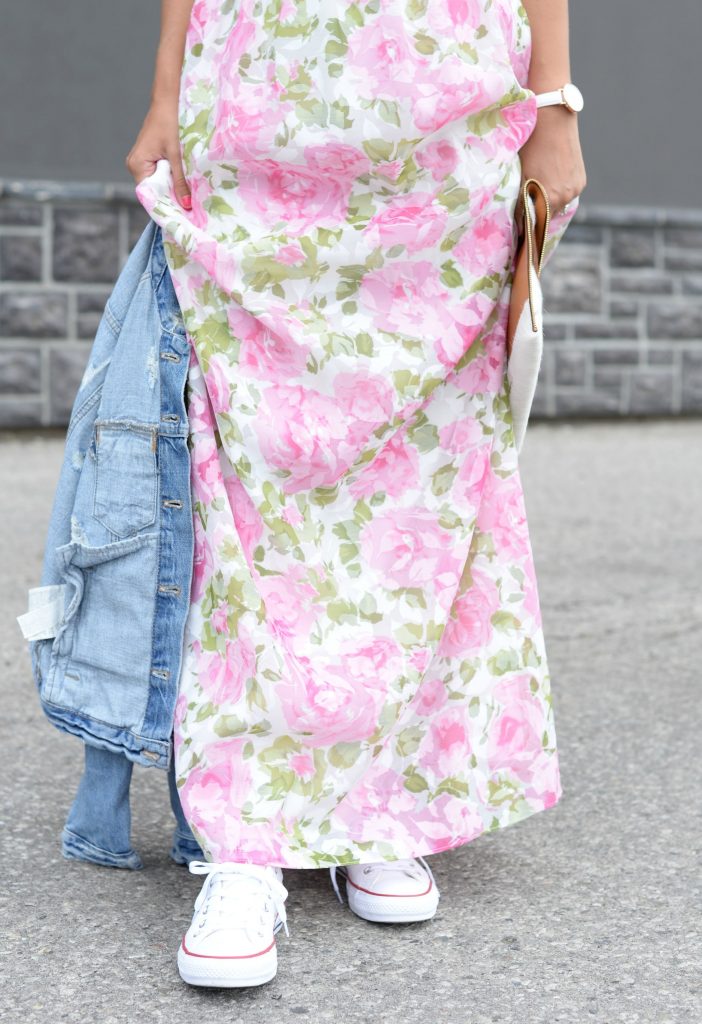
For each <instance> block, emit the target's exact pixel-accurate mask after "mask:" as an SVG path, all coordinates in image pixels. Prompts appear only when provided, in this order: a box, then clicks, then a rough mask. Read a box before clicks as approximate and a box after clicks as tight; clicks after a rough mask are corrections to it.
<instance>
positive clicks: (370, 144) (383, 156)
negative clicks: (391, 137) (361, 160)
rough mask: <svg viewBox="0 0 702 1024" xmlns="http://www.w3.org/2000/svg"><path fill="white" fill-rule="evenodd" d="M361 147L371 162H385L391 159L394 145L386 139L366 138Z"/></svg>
mask: <svg viewBox="0 0 702 1024" xmlns="http://www.w3.org/2000/svg"><path fill="white" fill-rule="evenodd" d="M363 149H364V151H365V154H366V156H367V157H368V159H369V160H372V161H373V163H387V162H389V161H390V160H392V155H393V153H394V150H395V147H394V145H393V143H392V142H389V141H388V140H387V139H366V140H365V141H364V143H363Z"/></svg>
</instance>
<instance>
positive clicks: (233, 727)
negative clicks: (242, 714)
mask: <svg viewBox="0 0 702 1024" xmlns="http://www.w3.org/2000/svg"><path fill="white" fill-rule="evenodd" d="M212 728H213V731H214V732H215V733H216V734H217V735H218V736H221V737H222V739H224V738H225V737H226V736H241V734H242V733H244V732H246V723H245V722H242V720H241V719H240V718H237V717H236V715H220V717H219V718H218V719H217V721H216V722H215V724H214V725H213V727H212Z"/></svg>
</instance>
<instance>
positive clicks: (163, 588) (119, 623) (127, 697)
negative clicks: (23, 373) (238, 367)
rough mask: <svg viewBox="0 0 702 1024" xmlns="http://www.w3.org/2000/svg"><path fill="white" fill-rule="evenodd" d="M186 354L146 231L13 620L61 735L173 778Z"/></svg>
mask: <svg viewBox="0 0 702 1024" xmlns="http://www.w3.org/2000/svg"><path fill="white" fill-rule="evenodd" d="M189 356H190V347H189V343H188V339H187V337H186V334H185V328H184V326H183V318H182V314H181V311H180V307H179V305H178V300H177V298H176V295H175V291H174V289H173V283H172V281H171V277H170V272H169V270H168V266H167V264H166V259H165V254H164V251H163V241H162V237H161V229H160V228H159V227H158V226H157V225H156V224H155V222H153V221H149V223H148V225H147V227H146V228H145V229H144V231H143V233H142V235H141V237H140V238H139V240H138V241H137V243H136V245H135V246H134V248H133V250H132V252H131V253H130V255H129V258H128V260H127V262H126V264H125V266H124V268H123V269H122V271H121V273H120V275H119V277H118V280H117V282H116V284H115V286H114V289H113V291H112V294H111V295H110V297H109V299H108V301H107V304H106V307H105V311H104V314H103V316H102V318H101V321H100V324H99V327H98V330H97V334H96V336H95V340H94V343H93V346H92V349H91V352H90V356H89V359H88V365H87V368H86V370H85V373H84V375H83V379H82V381H81V383H80V387H79V389H78V393H77V395H76V398H75V402H74V405H73V409H72V412H71V417H70V421H69V425H68V431H67V435H66V445H65V453H64V460H63V465H62V469H61V473H60V477H59V481H58V485H57V488H56V493H55V496H54V502H53V506H52V511H51V516H50V522H49V529H48V536H47V541H46V548H45V554H44V565H43V570H42V577H41V585H40V586H38V587H33V588H31V589H30V591H29V608H28V611H27V612H26V613H25V614H23V615H20V616H18V621H19V623H20V626H21V628H22V631H23V634H24V636H25V638H26V639H27V640H28V641H29V647H30V653H31V662H32V670H33V674H34V678H35V681H36V685H37V688H38V691H39V697H40V701H41V704H42V707H43V709H44V712H45V713H46V715H47V717H48V718H49V720H50V721H51V722H53V723H54V724H55V725H56V726H57V727H58V728H60V729H63V730H65V731H67V732H70V733H73V734H75V735H77V736H79V737H80V738H81V739H83V740H84V741H85V742H86V743H88V744H91V745H93V746H96V747H101V748H103V749H105V750H108V751H112V752H113V753H118V754H124V755H125V756H126V757H127V758H128V759H130V760H132V761H136V762H139V763H141V764H145V765H156V766H158V767H161V768H168V766H169V764H170V759H171V757H172V742H171V734H172V730H173V715H174V711H175V702H176V698H177V690H178V678H179V674H180V665H181V657H182V643H183V631H184V626H185V618H186V615H187V611H188V606H189V593H190V582H191V577H192V568H193V526H192V511H191V499H190V453H189V450H188V443H187V440H188V420H187V411H186V408H185V384H186V379H187V368H188V361H189Z"/></svg>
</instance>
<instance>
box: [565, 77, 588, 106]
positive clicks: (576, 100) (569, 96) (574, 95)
mask: <svg viewBox="0 0 702 1024" xmlns="http://www.w3.org/2000/svg"><path fill="white" fill-rule="evenodd" d="M563 99H564V100H565V102H566V106H567V107H570V109H571V110H575V111H576V112H577V111H579V110H582V109H583V105H584V101H583V94H582V93H581V92H580V89H578V87H577V85H573V83H572V82H568V84H567V85H564V86H563Z"/></svg>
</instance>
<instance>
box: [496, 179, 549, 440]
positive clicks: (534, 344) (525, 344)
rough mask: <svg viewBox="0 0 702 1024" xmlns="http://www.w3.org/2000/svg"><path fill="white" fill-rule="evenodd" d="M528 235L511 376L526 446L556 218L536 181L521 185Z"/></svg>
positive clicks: (519, 262) (512, 329)
mask: <svg viewBox="0 0 702 1024" xmlns="http://www.w3.org/2000/svg"><path fill="white" fill-rule="evenodd" d="M522 204H523V210H524V232H523V236H522V241H521V243H520V244H519V248H518V250H517V253H516V257H515V265H514V275H513V278H512V292H511V296H510V304H509V316H508V320H507V339H506V349H507V378H508V381H509V402H510V407H511V410H512V429H513V431H514V439H515V443H516V447H517V451H519V450H520V449H521V447H522V444H523V442H524V435H525V434H526V428H527V423H528V421H529V413H530V411H531V405H532V402H533V400H534V392H535V391H536V382H537V380H538V377H539V369H540V368H541V356H542V352H543V347H544V330H543V294H542V291H541V283H540V281H539V277H540V275H541V268H542V265H543V258H544V250H545V246H546V237H547V232H548V225H549V220H550V216H551V212H550V207H549V201H548V195H547V193H546V189H545V188H544V186H543V185H542V184H541V182H540V181H537V179H536V178H527V180H526V181H525V182H524V183H523V185H522Z"/></svg>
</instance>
